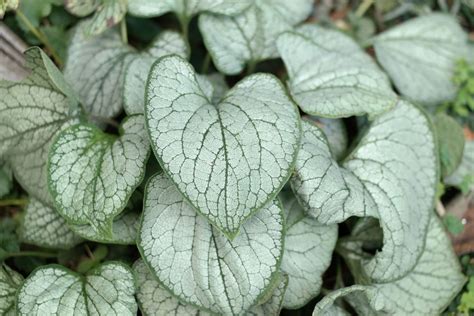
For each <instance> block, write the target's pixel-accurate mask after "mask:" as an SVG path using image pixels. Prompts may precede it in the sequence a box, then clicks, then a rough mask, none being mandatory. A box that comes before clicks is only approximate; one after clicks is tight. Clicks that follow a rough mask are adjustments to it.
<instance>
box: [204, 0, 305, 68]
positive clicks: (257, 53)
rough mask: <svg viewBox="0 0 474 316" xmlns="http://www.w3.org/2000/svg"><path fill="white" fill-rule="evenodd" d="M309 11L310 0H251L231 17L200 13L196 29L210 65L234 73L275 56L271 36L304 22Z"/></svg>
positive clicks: (274, 36) (273, 41)
mask: <svg viewBox="0 0 474 316" xmlns="http://www.w3.org/2000/svg"><path fill="white" fill-rule="evenodd" d="M312 10H313V1H311V0H292V1H285V0H262V1H254V2H253V4H252V5H251V6H250V8H249V9H247V10H245V11H244V12H243V13H241V14H239V15H237V16H235V17H230V16H225V15H221V14H208V13H206V14H203V15H201V16H200V17H199V28H200V30H201V33H202V35H203V38H204V43H205V44H206V47H207V49H208V50H209V53H210V54H211V56H212V59H213V61H214V64H215V65H216V67H217V69H219V71H221V72H223V73H225V74H238V73H240V72H241V71H242V69H244V67H245V65H246V64H249V65H251V67H253V66H254V65H255V64H256V63H257V62H259V61H261V60H265V59H269V58H276V57H278V53H277V50H276V45H275V38H276V37H277V36H278V35H279V34H280V33H282V32H284V31H288V30H290V29H292V28H293V26H294V25H296V24H298V23H300V22H302V21H304V20H305V19H306V18H307V17H308V15H309V14H310V13H311V11H312Z"/></svg>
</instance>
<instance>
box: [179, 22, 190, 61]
mask: <svg viewBox="0 0 474 316" xmlns="http://www.w3.org/2000/svg"><path fill="white" fill-rule="evenodd" d="M178 20H179V24H180V25H181V32H182V33H183V39H184V42H185V43H187V44H188V48H189V53H191V43H189V19H188V18H187V17H185V16H181V15H180V16H179V17H178Z"/></svg>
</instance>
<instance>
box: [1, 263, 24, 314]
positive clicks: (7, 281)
mask: <svg viewBox="0 0 474 316" xmlns="http://www.w3.org/2000/svg"><path fill="white" fill-rule="evenodd" d="M22 282H23V277H22V276H21V274H19V273H17V272H15V271H13V270H12V269H10V268H9V267H8V266H7V265H5V264H0V314H1V315H3V316H13V315H16V312H15V298H16V292H17V290H18V288H19V287H20V285H21V283H22Z"/></svg>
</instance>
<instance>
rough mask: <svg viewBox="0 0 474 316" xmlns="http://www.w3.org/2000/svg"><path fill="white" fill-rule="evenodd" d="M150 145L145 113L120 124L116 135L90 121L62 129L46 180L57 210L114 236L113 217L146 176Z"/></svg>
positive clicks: (79, 222) (100, 231)
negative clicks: (120, 130)
mask: <svg viewBox="0 0 474 316" xmlns="http://www.w3.org/2000/svg"><path fill="white" fill-rule="evenodd" d="M148 156H149V144H148V138H147V135H146V131H145V127H144V124H143V115H134V116H130V117H128V119H127V120H126V121H125V122H124V123H123V124H122V133H121V136H119V137H118V138H117V137H115V136H113V135H109V134H106V133H103V132H102V131H101V130H100V129H98V128H97V127H95V126H93V125H89V124H78V125H74V126H72V127H70V128H68V129H66V130H65V131H63V132H62V133H61V134H60V135H59V137H58V138H57V139H56V141H55V143H54V144H53V146H52V148H51V154H50V162H49V185H50V191H51V193H52V195H53V198H54V202H55V205H56V206H57V209H58V212H59V213H60V214H61V215H62V216H63V217H64V218H65V219H66V220H67V221H68V222H69V223H71V224H79V225H81V224H82V225H84V224H87V225H90V226H91V227H92V228H93V229H94V231H95V232H96V233H98V234H100V235H103V236H104V238H113V229H112V223H113V219H114V218H115V217H116V216H117V215H118V214H120V213H121V212H122V211H123V209H124V208H125V206H126V205H127V202H128V199H129V198H130V196H131V194H132V193H133V191H134V190H135V189H136V188H137V187H138V185H139V184H140V183H141V181H142V180H143V177H144V173H145V166H146V162H147V160H148Z"/></svg>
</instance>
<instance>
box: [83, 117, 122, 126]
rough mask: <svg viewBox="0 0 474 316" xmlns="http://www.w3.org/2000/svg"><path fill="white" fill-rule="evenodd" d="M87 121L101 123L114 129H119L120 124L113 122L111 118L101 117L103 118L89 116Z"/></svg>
mask: <svg viewBox="0 0 474 316" xmlns="http://www.w3.org/2000/svg"><path fill="white" fill-rule="evenodd" d="M89 119H91V120H93V121H99V122H102V123H106V124H109V125H110V126H113V127H115V128H120V124H119V123H117V122H116V121H115V120H113V119H111V118H107V117H103V116H96V115H90V116H89Z"/></svg>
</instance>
